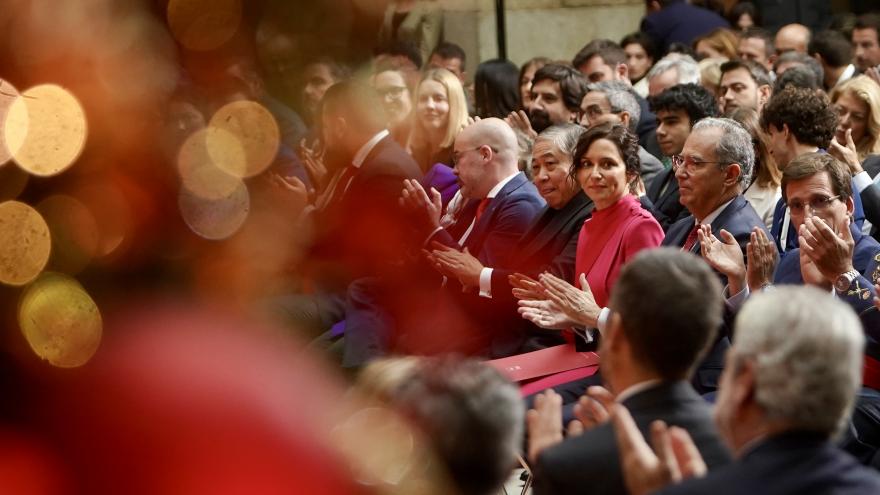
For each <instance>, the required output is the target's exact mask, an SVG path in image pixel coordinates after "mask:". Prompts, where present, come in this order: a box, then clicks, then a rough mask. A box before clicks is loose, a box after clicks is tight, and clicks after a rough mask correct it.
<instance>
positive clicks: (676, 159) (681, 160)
mask: <svg viewBox="0 0 880 495" xmlns="http://www.w3.org/2000/svg"><path fill="white" fill-rule="evenodd" d="M670 158H671V159H672V169H673V170H676V171H677V170H678V169H680V168H682V167H684V171H685V172H687V173H689V174H692V173H694V172H696V171H697V170H700V169H702V168H703V167H705V166H706V165H709V164H710V163H716V164H721V163H724V162H719V161H708V160H694V159H693V157H690V156H687V157H686V156H682V155H672V156H671V157H670Z"/></svg>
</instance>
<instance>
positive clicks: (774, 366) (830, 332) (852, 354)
mask: <svg viewBox="0 0 880 495" xmlns="http://www.w3.org/2000/svg"><path fill="white" fill-rule="evenodd" d="M864 346H865V337H864V335H863V334H862V326H861V324H860V322H859V319H858V317H856V315H855V313H854V312H853V310H852V309H850V307H849V306H847V305H846V304H845V303H843V302H841V301H839V300H837V299H835V298H834V297H832V296H830V295H829V294H828V293H827V292H823V291H821V290H819V289H817V288H815V287H803V286H801V287H791V286H789V287H779V288H777V289H775V290H772V291H767V292H765V293H762V294H759V295H756V296H754V298H752V299H749V301H748V302H747V303H746V305H745V306H744V307H743V310H742V311H741V312H740V314H739V317H738V318H737V320H736V340H735V341H734V345H733V347H732V348H731V350H730V352H731V358H732V360H731V362H730V364H728V366H741V365H742V363H743V361H751V362H752V363H753V364H754V367H755V401H756V402H757V403H758V405H760V406H761V408H763V409H764V411H765V413H766V414H767V416H768V418H770V419H772V420H777V421H783V422H785V423H788V424H790V425H791V426H792V427H793V428H799V429H807V430H812V431H816V432H820V433H824V434H827V435H828V436H832V435H834V434H837V433H839V432H840V431H841V430H842V428H843V426H844V425H845V424H846V421H847V418H848V417H849V415H850V411H851V409H852V405H853V401H854V398H855V394H856V392H857V391H858V389H859V386H860V384H861V382H862V354H863V352H864ZM731 371H735V370H731Z"/></svg>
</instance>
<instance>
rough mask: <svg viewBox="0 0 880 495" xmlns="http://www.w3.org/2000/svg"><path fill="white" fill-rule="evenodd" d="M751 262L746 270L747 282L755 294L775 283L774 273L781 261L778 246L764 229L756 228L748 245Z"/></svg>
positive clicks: (747, 251)
mask: <svg viewBox="0 0 880 495" xmlns="http://www.w3.org/2000/svg"><path fill="white" fill-rule="evenodd" d="M746 253H747V254H748V257H749V262H748V265H747V270H746V281H747V282H748V284H749V290H750V291H751V292H755V291H758V290H760V289H761V288H762V287H764V286H767V285H770V284H771V283H773V273H774V272H775V271H776V263H777V262H778V261H779V251H778V250H777V249H776V244H774V243H773V241H772V240H770V238H769V237H767V234H766V233H765V232H764V229H762V228H760V227H755V228H754V229H753V230H752V234H751V236H750V237H749V243H748V244H747V245H746Z"/></svg>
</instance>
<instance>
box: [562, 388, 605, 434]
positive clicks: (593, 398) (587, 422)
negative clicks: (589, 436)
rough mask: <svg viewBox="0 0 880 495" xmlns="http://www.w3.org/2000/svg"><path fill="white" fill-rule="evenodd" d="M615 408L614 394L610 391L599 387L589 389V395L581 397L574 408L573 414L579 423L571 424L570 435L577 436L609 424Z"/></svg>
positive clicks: (573, 422)
mask: <svg viewBox="0 0 880 495" xmlns="http://www.w3.org/2000/svg"><path fill="white" fill-rule="evenodd" d="M614 406H615V402H614V394H612V393H611V392H610V391H608V389H606V388H605V387H600V386H598V385H595V386H592V387H590V388H588V389H587V393H586V394H585V395H583V396H581V397H580V398H579V399H578V402H577V404H575V406H574V411H573V412H574V417H575V418H577V421H572V422H571V424H569V427H568V430H569V435H572V434H576V435H577V434H580V433H582V432H583V431H587V430H591V429H593V428H595V427H597V426H599V425H601V424H605V423H607V422H608V420H609V419H611V411H612V410H613V409H614Z"/></svg>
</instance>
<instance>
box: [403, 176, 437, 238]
mask: <svg viewBox="0 0 880 495" xmlns="http://www.w3.org/2000/svg"><path fill="white" fill-rule="evenodd" d="M400 204H401V205H402V206H404V207H406V208H409V209H410V210H412V211H415V212H418V214H419V215H421V216H422V218H423V219H424V220H425V221H426V222H427V224H428V227H430V228H431V229H432V230H433V229H436V228H437V227H439V226H440V215H441V213H442V212H443V200H442V199H441V197H440V193H439V192H438V191H437V190H436V189H434V188H433V187H432V188H431V197H430V198H429V197H428V193H426V192H425V189H424V188H423V187H422V185H421V184H419V181H417V180H413V179H405V180H404V181H403V192H401V194H400Z"/></svg>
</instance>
